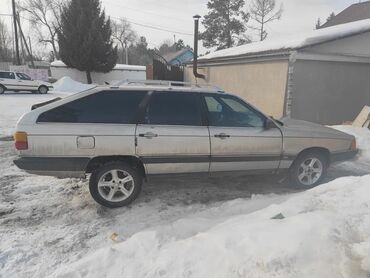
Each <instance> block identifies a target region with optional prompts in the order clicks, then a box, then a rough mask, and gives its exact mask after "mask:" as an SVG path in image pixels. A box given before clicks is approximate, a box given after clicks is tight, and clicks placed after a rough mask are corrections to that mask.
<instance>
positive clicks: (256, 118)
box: [205, 96, 264, 128]
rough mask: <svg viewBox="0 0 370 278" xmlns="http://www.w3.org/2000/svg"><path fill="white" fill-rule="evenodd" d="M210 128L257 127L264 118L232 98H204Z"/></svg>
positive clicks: (262, 122)
mask: <svg viewBox="0 0 370 278" xmlns="http://www.w3.org/2000/svg"><path fill="white" fill-rule="evenodd" d="M205 102H206V105H207V108H208V119H209V125H210V126H223V127H259V128H262V127H263V126H264V117H263V116H262V115H260V114H259V113H258V112H256V111H255V110H254V109H252V108H251V107H249V106H248V105H247V104H246V103H244V102H243V101H241V100H240V99H238V98H236V97H233V96H205Z"/></svg>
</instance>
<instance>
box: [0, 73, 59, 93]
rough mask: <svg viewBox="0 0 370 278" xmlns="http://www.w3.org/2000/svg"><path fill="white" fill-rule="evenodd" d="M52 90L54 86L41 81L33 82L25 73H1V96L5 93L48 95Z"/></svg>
mask: <svg viewBox="0 0 370 278" xmlns="http://www.w3.org/2000/svg"><path fill="white" fill-rule="evenodd" d="M52 89H53V86H52V84H50V83H48V82H44V81H41V80H33V79H32V78H31V77H29V76H28V75H27V74H25V73H21V72H15V71H0V94H3V93H4V92H5V91H14V92H19V91H30V92H33V93H39V94H47V93H48V91H49V90H52Z"/></svg>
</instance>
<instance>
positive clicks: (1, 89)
mask: <svg viewBox="0 0 370 278" xmlns="http://www.w3.org/2000/svg"><path fill="white" fill-rule="evenodd" d="M3 93H5V87H4V86H3V85H0V95H2V94H3Z"/></svg>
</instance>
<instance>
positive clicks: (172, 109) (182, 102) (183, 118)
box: [144, 92, 202, 126]
mask: <svg viewBox="0 0 370 278" xmlns="http://www.w3.org/2000/svg"><path fill="white" fill-rule="evenodd" d="M144 123H146V124H154V125H186V126H200V125H202V116H201V111H200V108H199V103H198V99H197V96H196V95H195V94H193V93H186V92H185V93H181V92H178V93H177V92H170V93H167V92H164V93H162V92H157V93H154V94H153V96H152V97H151V98H150V102H149V104H148V106H147V109H146V114H145V120H144Z"/></svg>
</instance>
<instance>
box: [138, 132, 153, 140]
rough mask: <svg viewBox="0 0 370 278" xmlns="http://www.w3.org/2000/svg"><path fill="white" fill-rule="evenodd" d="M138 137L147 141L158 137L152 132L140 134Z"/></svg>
mask: <svg viewBox="0 0 370 278" xmlns="http://www.w3.org/2000/svg"><path fill="white" fill-rule="evenodd" d="M139 137H144V138H147V139H152V138H154V137H158V134H155V133H153V132H147V133H140V134H139Z"/></svg>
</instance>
